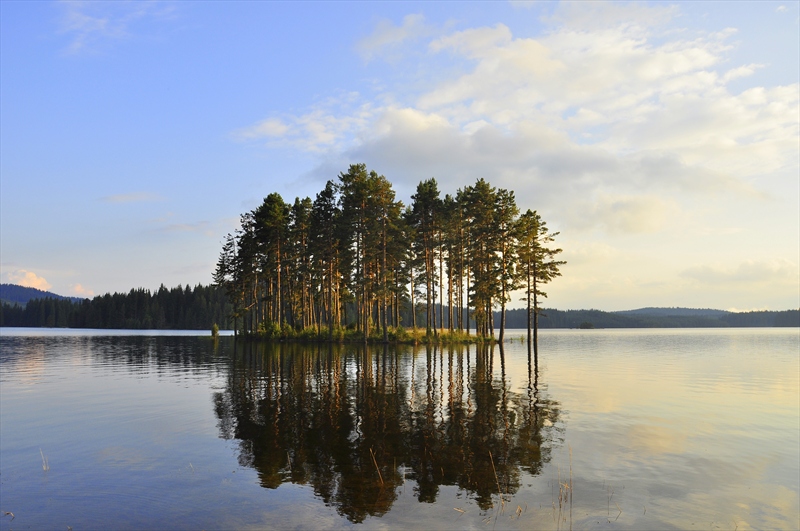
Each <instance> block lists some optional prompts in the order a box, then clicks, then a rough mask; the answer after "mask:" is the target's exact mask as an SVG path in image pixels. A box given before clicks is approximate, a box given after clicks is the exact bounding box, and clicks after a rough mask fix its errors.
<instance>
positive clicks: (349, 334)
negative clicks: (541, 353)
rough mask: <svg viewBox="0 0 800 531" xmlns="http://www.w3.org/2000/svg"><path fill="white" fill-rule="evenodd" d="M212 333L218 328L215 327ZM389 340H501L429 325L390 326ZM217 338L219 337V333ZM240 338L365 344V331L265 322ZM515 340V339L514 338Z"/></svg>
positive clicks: (375, 337) (374, 339) (372, 336)
mask: <svg viewBox="0 0 800 531" xmlns="http://www.w3.org/2000/svg"><path fill="white" fill-rule="evenodd" d="M212 335H214V331H213V330H212ZM386 335H387V341H388V342H389V343H402V344H411V345H415V344H430V345H433V344H438V345H453V344H475V343H478V344H481V343H490V344H491V343H496V342H497V339H495V338H492V337H482V336H479V335H476V334H475V333H474V331H473V332H472V333H469V334H468V333H467V332H465V331H459V330H453V331H450V330H433V329H432V330H430V331H428V330H427V329H425V328H410V329H409V328H404V327H402V326H398V327H389V328H387V334H386ZM215 337H216V336H215ZM240 337H242V338H246V339H248V340H255V341H297V342H328V341H332V342H335V343H363V342H364V341H365V338H364V334H363V332H361V331H359V330H356V329H355V328H350V327H348V328H342V327H336V328H334V329H333V331H332V332H331V331H330V330H329V329H328V328H327V327H322V328H316V327H309V328H303V329H295V328H293V327H292V326H289V325H288V324H284V325H283V326H278V325H277V323H272V324H267V325H262V326H261V328H260V329H259V331H258V333H256V334H252V333H251V334H242V333H241V332H240ZM510 340H511V341H513V338H510ZM383 341H384V338H383V330H382V329H380V328H372V329H371V331H370V333H369V335H368V336H367V338H366V342H367V343H383Z"/></svg>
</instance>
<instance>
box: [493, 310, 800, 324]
mask: <svg viewBox="0 0 800 531" xmlns="http://www.w3.org/2000/svg"><path fill="white" fill-rule="evenodd" d="M648 310H650V311H644V310H629V311H624V312H603V311H600V310H553V309H547V308H545V309H543V310H542V311H541V313H540V314H539V328H718V327H728V326H733V327H771V326H798V327H800V310H786V311H779V312H771V311H759V312H741V313H733V312H726V311H723V310H702V311H697V310H694V311H686V310H687V309H685V308H648ZM506 319H507V323H508V327H509V328H525V327H526V325H525V322H526V319H527V313H526V311H525V310H508V316H507V317H506Z"/></svg>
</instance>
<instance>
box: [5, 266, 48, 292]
mask: <svg viewBox="0 0 800 531" xmlns="http://www.w3.org/2000/svg"><path fill="white" fill-rule="evenodd" d="M6 278H8V281H9V282H10V283H12V284H19V285H20V286H25V287H28V288H36V289H40V290H44V291H47V290H49V289H50V288H51V287H52V285H51V284H50V283H49V282H48V281H47V280H45V279H44V278H42V277H40V276H38V275H37V274H36V273H34V272H33V271H27V270H25V269H17V270H16V271H11V272H9V273H7V274H6Z"/></svg>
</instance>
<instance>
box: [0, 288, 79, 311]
mask: <svg viewBox="0 0 800 531" xmlns="http://www.w3.org/2000/svg"><path fill="white" fill-rule="evenodd" d="M46 298H51V299H68V300H71V301H72V302H80V301H82V300H83V299H82V298H81V297H65V296H63V295H58V294H56V293H52V292H49V291H43V290H40V289H36V288H27V287H25V286H18V285H17V284H0V300H2V301H3V302H5V303H7V304H10V305H11V306H14V305H20V306H25V305H26V304H27V303H28V301H29V300H31V299H46Z"/></svg>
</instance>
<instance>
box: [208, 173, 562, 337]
mask: <svg viewBox="0 0 800 531" xmlns="http://www.w3.org/2000/svg"><path fill="white" fill-rule="evenodd" d="M557 234H558V233H550V232H549V231H548V229H547V225H546V223H545V222H544V221H543V220H542V218H541V216H540V215H539V214H538V213H537V212H536V211H531V210H527V211H526V212H525V213H523V214H522V215H520V214H519V208H518V207H517V204H516V200H515V197H514V192H513V191H510V190H505V189H502V188H495V187H493V186H491V185H490V184H489V183H488V182H487V181H486V180H484V179H479V180H478V181H477V182H475V184H473V185H470V186H465V187H463V188H461V189H459V190H457V191H456V192H455V193H454V194H453V195H451V194H445V195H444V196H442V194H441V193H440V191H439V187H438V184H437V182H436V180H435V179H434V178H431V179H427V180H424V181H422V182H420V183H419V185H418V186H417V188H416V193H415V194H414V195H412V197H411V204H410V205H408V206H406V205H403V203H402V202H401V201H398V200H397V199H396V197H395V192H394V190H393V189H392V185H391V183H390V182H389V181H388V180H387V179H386V177H384V176H382V175H379V174H377V173H376V172H375V171H368V170H367V167H366V165H364V164H353V165H351V166H350V167H349V168H348V170H347V171H346V172H343V173H340V174H339V176H338V179H337V180H336V181H333V180H331V181H328V182H327V183H326V184H325V187H324V188H323V190H322V191H320V192H319V193H318V194H317V195H316V197H315V199H314V200H311V199H310V198H308V197H307V198H302V199H301V198H299V197H298V198H296V199H295V200H294V202H293V203H291V204H290V203H287V202H285V201H284V200H283V198H282V197H281V196H280V195H279V194H277V193H271V194H269V195H268V196H267V197H266V198H265V199H264V201H263V203H262V204H261V205H259V206H258V207H257V208H255V209H254V210H252V211H250V212H246V213H244V214H242V215H241V219H240V226H239V228H238V229H237V230H236V231H235V232H234V233H232V234H228V235H227V236H226V238H225V241H224V244H223V247H222V251H221V253H220V256H219V260H218V263H217V266H216V270H215V272H214V282H215V284H216V285H218V286H220V287H223V288H224V289H225V292H226V293H227V295H228V297H229V301H230V303H231V305H232V307H233V319H234V329H235V330H237V331H238V332H240V333H242V334H244V335H246V336H248V337H252V338H265V339H314V340H321V339H325V340H329V341H338V340H345V339H355V340H363V341H370V340H373V341H383V342H389V341H404V340H417V339H419V338H424V339H425V340H426V341H452V340H459V341H463V340H470V339H473V340H480V341H491V340H493V338H494V336H495V334H494V326H495V324H494V319H493V312H494V310H495V309H499V313H500V323H499V331H498V332H499V333H498V339H499V340H500V341H502V340H503V335H504V332H505V328H506V323H505V317H504V316H505V309H506V305H507V303H509V302H510V300H511V294H512V292H514V291H516V290H519V289H524V293H525V301H526V302H527V315H528V328H529V330H530V329H532V330H533V332H532V333H531V332H529V338H531V337H532V338H533V340H534V342H535V339H536V325H537V321H536V315H537V314H538V313H539V311H540V307H539V304H540V301H541V298H542V297H545V296H546V294H545V292H544V291H542V287H543V285H544V284H546V283H548V282H549V281H550V280H552V279H553V278H555V277H557V276H559V275H560V271H559V266H560V265H562V264H564V263H565V262H563V261H559V260H556V256H557V255H558V254H559V253H560V252H561V249H557V248H553V247H550V244H551V243H552V242H553V239H554V237H555V236H556V235H557ZM403 308H410V311H411V315H410V319H408V320H407V321H404V320H403V318H402V313H403V312H402V309H403ZM418 308H419V309H420V310H421V311H422V312H423V315H422V316H421V321H422V326H421V328H422V329H423V330H420V331H417V323H418V321H419V320H420V316H418V315H417V309H418ZM473 322H474V335H473V330H471V323H473ZM409 328H410V330H409ZM531 334H532V336H531Z"/></svg>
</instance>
